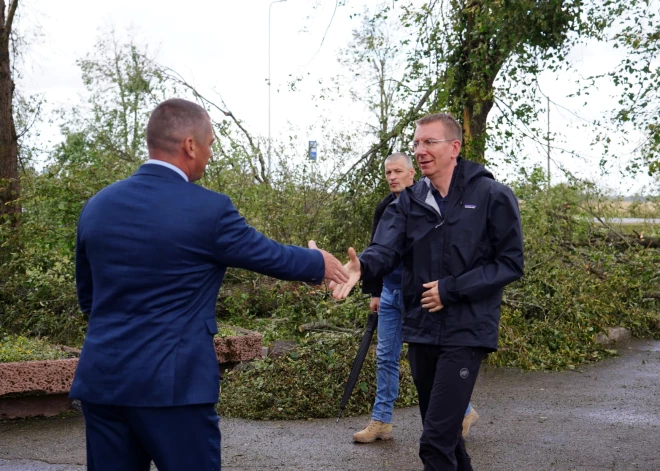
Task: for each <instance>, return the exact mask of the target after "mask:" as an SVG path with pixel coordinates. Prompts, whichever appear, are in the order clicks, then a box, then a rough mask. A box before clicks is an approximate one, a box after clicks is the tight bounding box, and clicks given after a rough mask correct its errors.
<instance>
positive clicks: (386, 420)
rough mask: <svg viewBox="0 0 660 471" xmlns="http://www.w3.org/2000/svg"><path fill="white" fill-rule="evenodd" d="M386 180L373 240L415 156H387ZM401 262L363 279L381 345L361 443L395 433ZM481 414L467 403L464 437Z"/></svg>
mask: <svg viewBox="0 0 660 471" xmlns="http://www.w3.org/2000/svg"><path fill="white" fill-rule="evenodd" d="M384 166H385V179H386V180H387V184H388V186H389V188H390V191H391V193H389V194H388V195H387V196H386V197H385V198H383V200H382V201H381V202H380V203H378V206H376V210H375V211H374V220H373V224H372V227H371V240H372V241H373V239H374V236H375V235H376V229H377V228H378V223H379V222H380V219H381V217H383V213H384V212H385V209H387V206H388V205H389V204H390V203H392V202H393V201H394V200H396V199H397V198H398V197H399V194H400V193H401V192H402V191H403V190H404V189H406V188H407V187H409V186H410V185H412V184H413V183H414V182H415V168H414V167H413V163H412V159H411V158H410V157H409V156H408V155H407V154H404V153H403V152H397V153H395V154H392V155H390V156H388V157H387V158H386V159H385V164H384ZM402 271H403V267H402V265H401V264H399V266H398V267H397V268H395V269H394V271H393V272H392V273H389V274H387V275H385V276H384V277H383V278H378V279H375V280H367V279H365V280H363V281H362V292H363V293H365V294H370V295H371V302H370V303H369V308H370V309H371V311H372V312H377V313H378V346H377V348H376V362H377V370H376V400H375V401H374V407H373V409H372V411H371V420H370V421H369V424H367V426H366V427H365V428H364V429H363V430H360V431H359V432H355V433H354V434H353V440H354V441H356V442H359V443H371V442H374V441H375V440H390V439H392V438H393V433H392V413H393V410H394V402H395V401H396V399H397V397H398V395H399V357H400V355H401V347H402V345H403V338H402V335H401V326H402V321H403V303H402V301H401V273H402ZM478 418H479V415H478V414H477V412H476V411H475V410H474V409H473V408H472V405H471V404H470V405H468V409H467V410H466V412H465V418H464V419H463V437H465V436H466V435H467V433H468V432H469V430H470V427H471V426H472V425H473V424H474V423H476V421H477V420H478Z"/></svg>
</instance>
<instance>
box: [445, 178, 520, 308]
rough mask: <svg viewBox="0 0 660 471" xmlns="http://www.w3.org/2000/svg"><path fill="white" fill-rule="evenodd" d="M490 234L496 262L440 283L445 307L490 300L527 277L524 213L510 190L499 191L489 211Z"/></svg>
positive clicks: (505, 188)
mask: <svg viewBox="0 0 660 471" xmlns="http://www.w3.org/2000/svg"><path fill="white" fill-rule="evenodd" d="M488 234H489V239H490V243H491V245H492V246H493V247H494V249H495V257H494V259H493V260H492V261H491V262H489V263H487V264H485V265H482V266H480V267H477V268H474V269H472V270H470V271H467V272H465V273H463V274H462V275H460V276H456V277H454V276H450V277H447V278H443V279H442V280H439V282H438V291H439V294H440V300H441V301H442V304H444V305H445V306H448V305H451V304H454V303H457V302H460V301H478V300H480V299H484V298H487V297H489V296H491V295H492V294H494V293H496V292H497V291H499V290H501V289H502V288H504V287H505V286H506V285H508V284H509V283H511V282H513V281H515V280H517V279H519V278H521V277H522V276H523V237H522V226H521V223H520V210H519V208H518V202H517V200H516V197H515V196H514V194H513V192H512V191H511V189H510V188H507V187H504V188H503V189H502V190H501V191H498V192H497V194H496V195H495V196H494V199H493V201H492V203H491V206H490V208H489V214H488Z"/></svg>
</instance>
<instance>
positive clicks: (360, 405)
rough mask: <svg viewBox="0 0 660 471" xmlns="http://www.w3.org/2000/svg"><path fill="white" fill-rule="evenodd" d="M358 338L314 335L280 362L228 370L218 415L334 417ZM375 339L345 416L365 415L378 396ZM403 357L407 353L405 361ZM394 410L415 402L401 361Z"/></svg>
mask: <svg viewBox="0 0 660 471" xmlns="http://www.w3.org/2000/svg"><path fill="white" fill-rule="evenodd" d="M360 340H361V338H360V336H356V335H348V334H310V335H307V336H306V337H305V338H303V339H301V341H300V345H299V347H298V348H297V349H295V350H292V351H290V352H288V353H286V354H284V355H283V356H281V357H278V358H267V359H264V360H258V361H255V362H252V363H251V364H250V365H249V366H248V367H247V368H246V369H243V370H240V371H229V372H228V373H226V374H225V377H224V379H223V381H222V391H221V393H220V402H219V404H218V412H219V413H220V415H221V416H225V417H242V418H246V419H259V420H278V419H306V418H321V417H335V416H337V414H338V413H339V406H340V403H341V398H342V396H343V393H344V386H345V385H346V380H347V378H348V375H349V373H350V370H351V366H352V364H353V360H354V358H355V354H356V353H357V349H358V346H359V344H360ZM374 350H375V340H374V342H373V343H372V348H371V349H370V350H369V352H368V354H367V357H366V359H365V361H364V365H363V367H362V371H361V373H360V376H359V378H358V383H357V384H356V386H355V389H354V391H353V394H352V395H351V399H350V400H349V402H348V405H347V407H346V410H345V411H344V416H353V415H360V414H366V413H368V412H369V411H370V410H371V406H372V405H373V402H374V399H375V396H376V358H375V352H374ZM403 356H405V349H404V352H403V353H402V357H403ZM400 366H401V367H400V374H401V379H400V386H399V399H398V400H397V403H396V406H398V407H405V406H411V405H415V404H417V392H416V391H415V386H414V384H413V382H412V377H411V375H410V367H409V366H408V362H407V361H401V362H400Z"/></svg>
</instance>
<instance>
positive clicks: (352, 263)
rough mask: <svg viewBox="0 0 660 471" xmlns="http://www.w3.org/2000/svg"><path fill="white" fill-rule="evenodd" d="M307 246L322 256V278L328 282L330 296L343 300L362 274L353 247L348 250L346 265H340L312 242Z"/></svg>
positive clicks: (334, 258) (333, 257) (332, 256)
mask: <svg viewBox="0 0 660 471" xmlns="http://www.w3.org/2000/svg"><path fill="white" fill-rule="evenodd" d="M307 246H308V247H309V248H310V249H313V250H318V251H319V252H321V254H322V255H323V262H324V264H325V275H323V277H324V278H325V279H326V280H327V281H329V282H330V289H331V290H332V296H333V297H334V298H335V299H345V298H346V296H348V295H349V293H350V292H351V290H352V289H353V287H354V286H355V285H356V284H357V282H358V281H360V275H361V272H362V270H361V267H360V259H359V258H358V257H357V254H356V253H355V250H354V249H353V247H350V248H349V249H348V263H347V264H346V265H342V263H341V262H340V261H339V260H337V258H336V257H335V256H334V255H332V254H330V253H328V252H326V251H325V250H322V249H319V248H318V247H317V246H316V242H314V241H313V240H310V241H309V242H308V243H307Z"/></svg>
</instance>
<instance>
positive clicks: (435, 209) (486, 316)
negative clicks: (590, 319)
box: [331, 113, 523, 471]
mask: <svg viewBox="0 0 660 471" xmlns="http://www.w3.org/2000/svg"><path fill="white" fill-rule="evenodd" d="M416 124H417V128H416V130H415V138H414V141H413V142H412V144H411V148H412V150H413V151H414V152H415V158H416V160H417V164H418V165H419V168H420V169H421V171H422V174H423V175H424V178H423V179H422V180H421V181H419V182H417V183H416V184H415V185H413V186H412V187H408V188H406V189H405V190H404V191H403V192H401V194H400V195H399V197H398V198H397V199H396V201H395V202H394V203H393V204H390V205H389V206H388V207H387V209H386V210H385V212H384V214H383V217H382V219H381V221H380V224H379V225H378V230H377V231H376V235H375V237H374V240H373V242H372V244H371V245H370V246H369V247H368V248H367V249H366V250H365V251H364V252H363V253H362V254H361V255H360V257H359V258H358V257H357V256H356V254H355V250H353V249H352V248H350V249H349V256H350V261H349V263H348V264H347V265H346V268H347V270H348V271H349V281H348V282H347V283H343V284H335V283H331V287H332V288H333V289H334V293H333V295H334V296H335V297H336V298H338V299H342V298H345V297H346V296H347V295H348V294H349V293H350V291H351V289H352V288H353V286H355V284H356V283H357V282H358V281H359V279H360V277H363V278H365V279H374V278H378V277H380V276H383V275H384V274H386V273H390V272H391V271H392V270H393V269H394V268H395V267H396V266H397V265H398V264H399V263H401V262H403V275H402V286H403V304H404V309H405V315H404V319H403V329H402V331H403V340H404V342H408V343H409V349H408V359H409V361H410V367H411V370H412V374H413V379H414V381H415V386H416V387H417V393H418V395H419V407H420V411H421V415H422V421H423V424H424V430H423V432H422V437H421V439H420V452H419V455H420V458H421V459H422V461H423V463H424V470H425V471H439V470H443V471H444V470H452V471H453V470H462V471H463V470H471V469H472V466H471V464H470V458H469V456H468V454H467V452H466V451H465V444H464V442H463V438H462V436H461V433H460V429H461V422H462V420H463V414H464V411H465V409H466V407H467V405H468V403H469V401H470V396H471V394H472V390H473V388H474V384H475V381H476V378H477V374H478V372H479V368H480V366H481V361H482V359H483V358H484V356H485V355H486V353H489V352H493V351H495V350H497V340H498V327H499V319H500V306H501V303H502V290H503V288H504V287H505V286H506V285H507V284H509V283H511V282H513V281H515V280H517V279H519V278H520V277H522V275H523V241H522V228H521V225H520V212H519V209H518V203H517V200H516V198H515V196H514V194H513V192H512V191H511V189H510V188H508V187H507V186H505V185H502V184H500V183H497V182H496V181H495V180H494V178H493V175H492V174H491V173H490V172H488V171H487V170H486V169H485V168H484V167H483V166H482V165H479V164H475V163H474V162H470V161H467V160H463V159H461V158H460V157H459V156H458V155H459V152H460V150H461V144H462V133H461V127H460V125H459V124H458V122H456V120H455V119H454V118H453V117H452V116H451V115H449V114H446V113H439V114H434V115H429V116H426V117H424V118H422V119H420V120H418V121H417V123H416Z"/></svg>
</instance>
